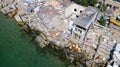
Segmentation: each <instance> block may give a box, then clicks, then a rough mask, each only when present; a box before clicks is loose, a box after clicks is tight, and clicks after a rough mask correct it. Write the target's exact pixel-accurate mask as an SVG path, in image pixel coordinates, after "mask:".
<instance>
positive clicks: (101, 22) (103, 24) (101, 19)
mask: <svg viewBox="0 0 120 67" xmlns="http://www.w3.org/2000/svg"><path fill="white" fill-rule="evenodd" d="M100 25H102V26H105V19H104V17H103V16H102V17H101V18H100Z"/></svg>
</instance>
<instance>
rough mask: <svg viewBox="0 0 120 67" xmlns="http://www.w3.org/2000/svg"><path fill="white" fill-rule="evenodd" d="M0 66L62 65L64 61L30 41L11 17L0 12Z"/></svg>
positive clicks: (45, 66)
mask: <svg viewBox="0 0 120 67" xmlns="http://www.w3.org/2000/svg"><path fill="white" fill-rule="evenodd" d="M0 67H64V63H63V62H62V61H60V59H58V58H57V57H56V56H54V55H52V54H51V53H50V51H49V49H47V48H45V49H42V48H39V47H38V46H37V44H36V43H34V42H32V41H31V39H30V37H29V36H27V35H25V34H24V33H22V32H21V31H20V27H19V26H18V25H17V23H16V21H15V20H14V19H13V18H10V17H8V16H5V15H4V14H2V13H0Z"/></svg>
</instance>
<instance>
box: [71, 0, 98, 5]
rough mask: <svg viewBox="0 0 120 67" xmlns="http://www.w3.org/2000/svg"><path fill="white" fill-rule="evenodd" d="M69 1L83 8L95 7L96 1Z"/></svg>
mask: <svg viewBox="0 0 120 67" xmlns="http://www.w3.org/2000/svg"><path fill="white" fill-rule="evenodd" d="M71 1H73V2H75V3H78V4H81V5H84V6H95V5H96V3H97V0H71Z"/></svg>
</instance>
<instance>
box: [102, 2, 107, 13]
mask: <svg viewBox="0 0 120 67" xmlns="http://www.w3.org/2000/svg"><path fill="white" fill-rule="evenodd" d="M102 11H103V12H105V11H106V5H105V4H102Z"/></svg>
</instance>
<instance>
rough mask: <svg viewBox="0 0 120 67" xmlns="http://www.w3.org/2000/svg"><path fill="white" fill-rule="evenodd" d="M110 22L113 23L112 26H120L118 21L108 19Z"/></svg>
mask: <svg viewBox="0 0 120 67" xmlns="http://www.w3.org/2000/svg"><path fill="white" fill-rule="evenodd" d="M110 22H111V23H113V24H116V25H118V26H120V21H116V20H114V19H112V18H110Z"/></svg>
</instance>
